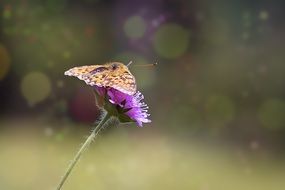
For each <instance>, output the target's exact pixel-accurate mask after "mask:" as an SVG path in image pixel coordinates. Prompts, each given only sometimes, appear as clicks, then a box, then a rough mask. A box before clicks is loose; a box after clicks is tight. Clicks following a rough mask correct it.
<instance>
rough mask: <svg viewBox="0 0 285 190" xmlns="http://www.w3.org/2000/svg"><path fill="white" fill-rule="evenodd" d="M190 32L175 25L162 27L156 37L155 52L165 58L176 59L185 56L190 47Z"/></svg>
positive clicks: (170, 24)
mask: <svg viewBox="0 0 285 190" xmlns="http://www.w3.org/2000/svg"><path fill="white" fill-rule="evenodd" d="M189 38H190V34H189V31H188V30H186V29H184V28H183V27H182V26H180V25H178V24H174V23H169V24H165V25H162V26H161V27H160V28H159V29H158V30H157V32H156V33H155V35H154V41H153V46H154V49H155V51H156V52H157V53H158V54H159V55H160V56H161V57H164V58H168V59H174V58H177V57H179V56H181V55H183V54H184V53H185V52H186V50H187V48H188V45H189Z"/></svg>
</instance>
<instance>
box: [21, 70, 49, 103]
mask: <svg viewBox="0 0 285 190" xmlns="http://www.w3.org/2000/svg"><path fill="white" fill-rule="evenodd" d="M21 92H22V95H23V96H24V98H25V99H26V100H27V102H28V103H29V104H30V105H34V104H36V103H39V102H41V101H43V100H44V99H46V98H47V97H48V96H49V95H50V93H51V82H50V79H49V78H48V77H47V76H46V75H45V74H44V73H41V72H31V73H29V74H27V75H26V76H25V77H24V78H23V79H22V82H21Z"/></svg>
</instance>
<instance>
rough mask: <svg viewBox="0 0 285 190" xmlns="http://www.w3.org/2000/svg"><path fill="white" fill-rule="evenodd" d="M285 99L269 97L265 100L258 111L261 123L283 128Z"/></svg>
mask: <svg viewBox="0 0 285 190" xmlns="http://www.w3.org/2000/svg"><path fill="white" fill-rule="evenodd" d="M284 116H285V101H283V100H279V99H269V100H267V101H265V102H264V103H263V104H262V105H261V107H260V109H259V112H258V118H259V120H260V122H261V124H262V125H263V126H264V127H266V128H270V129H278V128H282V127H284V128H285V117H284Z"/></svg>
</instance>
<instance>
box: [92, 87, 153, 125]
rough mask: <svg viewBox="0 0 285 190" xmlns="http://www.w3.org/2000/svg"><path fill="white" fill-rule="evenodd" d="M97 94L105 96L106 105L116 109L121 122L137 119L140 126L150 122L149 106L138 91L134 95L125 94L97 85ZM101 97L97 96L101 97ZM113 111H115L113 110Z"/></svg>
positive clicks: (108, 108)
mask: <svg viewBox="0 0 285 190" xmlns="http://www.w3.org/2000/svg"><path fill="white" fill-rule="evenodd" d="M95 90H96V92H97V94H98V95H99V96H100V97H101V98H104V99H105V101H108V102H105V105H104V107H105V108H106V109H107V110H108V111H109V110H110V104H108V103H111V109H114V108H115V110H116V116H117V117H118V118H119V120H120V121H121V122H130V121H135V122H136V123H137V125H138V126H140V127H142V124H143V123H150V122H151V120H150V119H148V116H149V115H150V114H148V106H147V105H146V103H144V102H143V99H144V97H143V95H142V94H141V93H140V92H139V91H138V92H136V93H135V94H134V95H129V94H125V93H123V92H121V91H119V90H116V89H114V88H105V87H97V86H95ZM100 97H97V99H98V98H100ZM112 112H113V111H112Z"/></svg>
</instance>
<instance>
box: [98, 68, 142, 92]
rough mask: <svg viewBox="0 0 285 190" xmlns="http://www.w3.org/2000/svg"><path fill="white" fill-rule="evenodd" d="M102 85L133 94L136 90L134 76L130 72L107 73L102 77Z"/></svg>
mask: <svg viewBox="0 0 285 190" xmlns="http://www.w3.org/2000/svg"><path fill="white" fill-rule="evenodd" d="M103 86H106V87H112V88H114V89H116V90H119V91H121V92H123V93H126V94H129V95H133V94H135V93H136V90H137V86H136V81H135V77H134V76H133V75H132V74H131V73H130V72H124V73H122V74H120V73H117V75H114V74H113V75H112V74H109V75H107V76H106V77H105V78H104V81H103Z"/></svg>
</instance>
